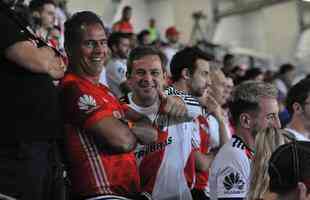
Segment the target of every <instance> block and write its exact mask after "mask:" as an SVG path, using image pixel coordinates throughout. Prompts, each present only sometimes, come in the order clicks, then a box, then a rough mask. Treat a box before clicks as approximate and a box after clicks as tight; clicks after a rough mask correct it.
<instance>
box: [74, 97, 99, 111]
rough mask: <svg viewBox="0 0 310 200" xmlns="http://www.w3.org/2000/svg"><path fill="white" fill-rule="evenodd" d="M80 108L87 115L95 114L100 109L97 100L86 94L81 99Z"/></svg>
mask: <svg viewBox="0 0 310 200" xmlns="http://www.w3.org/2000/svg"><path fill="white" fill-rule="evenodd" d="M78 106H79V108H80V110H84V111H85V112H86V113H90V112H93V111H95V110H96V109H97V108H98V106H97V103H96V100H95V99H94V98H93V97H92V96H89V95H86V94H84V95H83V96H81V97H80V98H79V102H78Z"/></svg>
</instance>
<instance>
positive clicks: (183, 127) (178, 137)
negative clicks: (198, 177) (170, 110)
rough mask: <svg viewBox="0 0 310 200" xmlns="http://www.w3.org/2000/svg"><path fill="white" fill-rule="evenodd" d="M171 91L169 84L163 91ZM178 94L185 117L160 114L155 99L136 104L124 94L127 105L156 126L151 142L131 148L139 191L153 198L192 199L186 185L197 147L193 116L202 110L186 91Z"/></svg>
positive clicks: (189, 185) (190, 179)
mask: <svg viewBox="0 0 310 200" xmlns="http://www.w3.org/2000/svg"><path fill="white" fill-rule="evenodd" d="M172 91H175V90H173V89H172V88H170V92H169V91H166V93H167V94H168V95H176V93H173V94H172ZM178 95H179V96H180V95H181V98H182V99H183V100H184V101H185V103H186V105H187V108H188V111H189V113H190V115H191V116H190V117H188V118H186V119H181V120H175V119H173V118H172V117H168V116H167V115H165V114H161V113H160V112H159V111H160V103H159V101H158V102H157V103H155V104H154V105H152V106H150V107H140V106H138V105H136V104H135V103H134V102H133V101H132V96H131V94H129V95H128V97H127V103H129V107H131V108H132V109H134V110H136V111H138V112H140V113H143V114H145V115H147V116H148V117H149V118H150V120H152V121H153V122H154V125H155V126H156V127H157V129H158V140H157V141H156V142H155V143H153V144H150V145H138V147H137V148H136V151H135V155H136V158H137V161H138V165H139V172H140V177H141V185H142V191H145V192H148V193H150V194H151V195H152V197H153V198H154V199H183V200H190V199H192V198H191V194H190V189H191V188H192V187H193V185H194V179H195V163H194V156H193V152H194V151H196V150H198V148H199V143H200V138H199V126H198V123H197V122H196V121H195V120H194V119H195V117H197V116H198V115H201V114H202V109H201V107H200V105H199V103H198V102H197V101H196V99H195V98H191V96H190V95H185V94H184V95H182V94H178ZM185 99H186V100H185ZM123 100H124V99H123ZM193 144H196V145H193Z"/></svg>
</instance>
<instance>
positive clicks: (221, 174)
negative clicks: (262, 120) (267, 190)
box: [209, 136, 253, 200]
mask: <svg viewBox="0 0 310 200" xmlns="http://www.w3.org/2000/svg"><path fill="white" fill-rule="evenodd" d="M252 156H253V152H252V151H251V150H250V149H249V148H248V147H247V146H246V145H245V143H244V142H243V141H242V140H241V138H239V137H238V136H233V137H232V138H231V139H230V140H229V141H228V142H227V143H226V144H225V145H224V146H223V147H222V148H221V149H220V151H219V152H218V153H217V155H216V157H215V159H214V160H213V162H212V165H211V169H210V174H209V188H210V199H212V200H213V199H214V200H215V199H221V198H229V199H234V198H245V197H246V195H247V192H248V189H249V183H250V169H251V159H252Z"/></svg>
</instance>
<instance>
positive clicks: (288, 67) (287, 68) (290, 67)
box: [279, 63, 296, 74]
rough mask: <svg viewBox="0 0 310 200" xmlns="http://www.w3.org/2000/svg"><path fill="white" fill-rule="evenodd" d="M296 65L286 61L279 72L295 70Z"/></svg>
mask: <svg viewBox="0 0 310 200" xmlns="http://www.w3.org/2000/svg"><path fill="white" fill-rule="evenodd" d="M295 68H296V67H295V66H294V65H292V64H290V63H285V64H283V65H281V66H280V70H279V74H286V73H287V72H289V71H292V70H294V69H295Z"/></svg>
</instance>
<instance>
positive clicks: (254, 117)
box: [209, 81, 281, 200]
mask: <svg viewBox="0 0 310 200" xmlns="http://www.w3.org/2000/svg"><path fill="white" fill-rule="evenodd" d="M230 111H231V114H232V118H233V121H234V124H235V126H236V133H235V135H234V136H233V137H232V138H231V139H230V140H229V141H228V142H227V143H226V144H224V146H223V147H222V148H221V149H220V150H219V152H218V153H217V154H216V157H215V159H214V161H213V163H212V166H211V171H210V177H209V183H210V198H211V199H212V200H215V199H223V200H224V199H232V200H242V199H245V198H246V195H247V192H248V186H249V181H250V168H251V167H250V165H251V160H252V159H253V156H254V138H255V136H256V134H257V133H258V131H260V130H262V129H265V128H267V127H269V126H272V127H275V128H280V127H281V124H280V120H279V117H278V114H279V106H278V102H277V89H276V88H275V86H273V85H271V84H268V83H264V82H259V81H247V82H243V83H241V84H240V85H239V86H238V87H237V88H236V89H235V91H234V94H233V98H232V102H231V103H230Z"/></svg>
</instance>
